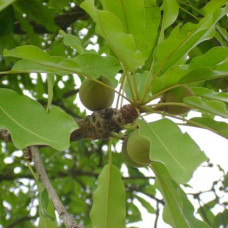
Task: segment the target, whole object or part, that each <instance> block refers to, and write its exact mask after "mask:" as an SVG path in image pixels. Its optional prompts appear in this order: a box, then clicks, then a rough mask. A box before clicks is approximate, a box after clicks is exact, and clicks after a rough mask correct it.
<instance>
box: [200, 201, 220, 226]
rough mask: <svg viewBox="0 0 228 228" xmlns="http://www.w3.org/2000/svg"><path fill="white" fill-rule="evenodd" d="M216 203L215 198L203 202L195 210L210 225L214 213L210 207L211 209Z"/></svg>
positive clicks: (212, 221) (212, 222)
mask: <svg viewBox="0 0 228 228" xmlns="http://www.w3.org/2000/svg"><path fill="white" fill-rule="evenodd" d="M216 204H217V199H214V200H212V201H209V202H208V203H206V204H204V205H203V206H201V207H200V208H199V209H198V210H197V212H198V213H199V214H200V215H201V217H202V218H203V220H204V221H205V222H207V223H208V224H209V225H211V226H212V225H213V224H214V220H215V215H214V214H213V213H212V210H211V209H213V207H214V206H215V205H216Z"/></svg>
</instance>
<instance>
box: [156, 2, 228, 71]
mask: <svg viewBox="0 0 228 228" xmlns="http://www.w3.org/2000/svg"><path fill="white" fill-rule="evenodd" d="M227 8H228V6H227ZM227 8H225V9H220V8H213V9H212V10H211V13H210V14H207V15H206V16H205V17H204V18H203V19H201V21H200V22H199V23H198V24H191V23H186V24H185V25H183V27H181V28H180V25H178V26H176V28H174V29H173V31H172V33H171V34H170V36H169V37H168V38H167V39H165V40H163V41H162V42H161V43H160V44H159V45H158V47H157V49H156V60H157V61H156V63H155V65H154V71H155V72H156V73H157V74H158V73H164V72H166V71H167V70H168V69H169V68H170V67H172V66H174V65H178V64H183V63H185V62H186V60H187V54H188V52H189V51H190V50H191V49H193V48H194V47H195V46H196V45H198V44H199V43H201V42H202V41H204V40H208V39H210V38H212V37H213V36H214V27H215V24H216V22H217V21H218V20H219V19H220V18H221V17H223V16H224V15H225V14H226V12H227Z"/></svg>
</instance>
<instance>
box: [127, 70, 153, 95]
mask: <svg viewBox="0 0 228 228" xmlns="http://www.w3.org/2000/svg"><path fill="white" fill-rule="evenodd" d="M148 73H149V72H148V71H144V72H143V73H136V74H135V79H136V88H137V93H138V96H139V97H141V96H142V94H143V91H144V89H145V85H146V83H147V80H148V76H149V75H148ZM125 80H126V79H125ZM129 81H130V82H131V85H134V83H135V82H134V79H133V77H129V80H126V87H125V92H126V94H127V96H128V97H129V98H130V99H132V95H131V90H130V87H129Z"/></svg>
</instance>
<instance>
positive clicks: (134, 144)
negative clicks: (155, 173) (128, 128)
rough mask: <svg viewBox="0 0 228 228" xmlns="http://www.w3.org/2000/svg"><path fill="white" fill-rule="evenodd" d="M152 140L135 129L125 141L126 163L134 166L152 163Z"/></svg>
mask: <svg viewBox="0 0 228 228" xmlns="http://www.w3.org/2000/svg"><path fill="white" fill-rule="evenodd" d="M149 153H150V142H149V140H148V139H146V138H145V137H144V136H142V135H140V134H139V130H135V131H134V132H132V133H131V134H130V136H129V137H128V138H127V139H126V140H125V141H124V143H123V147H122V154H123V157H124V159H125V161H126V163H127V164H128V165H130V166H133V167H144V166H147V165H149V164H150V163H151V160H150V158H149Z"/></svg>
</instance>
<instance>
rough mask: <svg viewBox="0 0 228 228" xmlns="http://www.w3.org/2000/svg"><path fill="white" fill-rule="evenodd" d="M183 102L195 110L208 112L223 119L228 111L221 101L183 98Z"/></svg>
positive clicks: (227, 114) (227, 115)
mask: <svg viewBox="0 0 228 228" xmlns="http://www.w3.org/2000/svg"><path fill="white" fill-rule="evenodd" d="M183 101H184V103H186V104H188V105H189V106H191V107H193V108H196V109H198V110H200V111H205V112H209V113H212V114H214V115H219V116H222V117H225V118H227V117H228V110H227V108H226V105H225V104H224V103H223V102H221V101H216V100H209V101H208V100H203V99H200V98H199V97H185V98H184V99H183Z"/></svg>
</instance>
